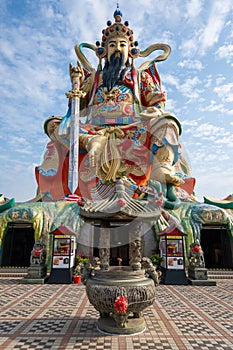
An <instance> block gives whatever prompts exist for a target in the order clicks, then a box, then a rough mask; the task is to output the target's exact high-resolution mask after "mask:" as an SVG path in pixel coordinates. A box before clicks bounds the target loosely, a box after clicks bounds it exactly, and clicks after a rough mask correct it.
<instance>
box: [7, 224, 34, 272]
mask: <svg viewBox="0 0 233 350" xmlns="http://www.w3.org/2000/svg"><path fill="white" fill-rule="evenodd" d="M34 243H35V239H34V229H33V226H32V224H31V223H25V222H21V223H19V222H18V223H10V224H8V227H7V229H6V233H5V235H4V238H3V243H2V261H1V266H2V267H3V266H4V267H28V266H30V256H31V251H32V248H33V245H34Z"/></svg>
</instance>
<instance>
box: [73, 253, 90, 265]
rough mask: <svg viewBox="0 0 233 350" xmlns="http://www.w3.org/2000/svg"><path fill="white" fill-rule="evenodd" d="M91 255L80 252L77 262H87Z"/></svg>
mask: <svg viewBox="0 0 233 350" xmlns="http://www.w3.org/2000/svg"><path fill="white" fill-rule="evenodd" d="M89 258H90V257H89V256H85V255H83V254H78V255H77V256H76V264H77V265H78V264H86V263H87V262H88V261H89Z"/></svg>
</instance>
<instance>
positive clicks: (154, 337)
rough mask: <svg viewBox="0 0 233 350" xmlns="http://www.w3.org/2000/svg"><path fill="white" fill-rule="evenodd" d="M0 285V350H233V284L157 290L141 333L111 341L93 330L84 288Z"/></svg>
mask: <svg viewBox="0 0 233 350" xmlns="http://www.w3.org/2000/svg"><path fill="white" fill-rule="evenodd" d="M19 282H20V280H19V279H14V280H11V281H9V280H7V279H4V278H1V279H0V296H1V297H0V349H6V350H7V349H20V350H27V349H30V350H31V349H53V350H55V349H67V350H73V349H74V350H110V349H111V350H118V349H120V350H124V349H126V350H131V349H135V350H136V349H138V350H151V349H158V350H169V349H171V350H176V349H180V350H182V349H190V350H191V349H196V350H199V349H203V350H204V349H205V350H209V349H212V350H216V349H217V350H222V349H224V350H232V349H233V298H232V296H233V280H231V279H228V280H223V279H222V280H218V281H217V285H216V286H204V287H203V286H179V285H177V286H174V285H173V286H168V285H166V286H165V285H160V286H159V287H158V288H157V298H156V301H155V302H154V304H153V306H151V307H149V308H148V309H147V310H145V311H144V313H143V315H144V319H145V321H146V326H147V328H146V330H145V331H144V332H143V333H141V334H137V335H131V336H112V335H106V334H102V333H100V332H98V331H97V329H96V322H97V319H98V312H97V311H96V310H95V309H94V308H93V307H92V306H91V305H90V303H89V301H88V299H87V297H86V293H85V287H84V286H83V285H82V284H79V285H78V284H71V285H61V284H59V285H55V284H53V285H51V284H49V285H48V284H45V285H35V284H31V285H27V284H20V283H19Z"/></svg>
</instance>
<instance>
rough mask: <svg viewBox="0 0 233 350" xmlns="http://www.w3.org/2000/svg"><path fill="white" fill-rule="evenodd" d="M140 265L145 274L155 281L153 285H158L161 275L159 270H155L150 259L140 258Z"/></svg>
mask: <svg viewBox="0 0 233 350" xmlns="http://www.w3.org/2000/svg"><path fill="white" fill-rule="evenodd" d="M142 267H143V268H144V269H145V272H146V274H147V275H148V276H149V277H150V278H152V280H153V281H154V283H155V286H158V285H159V278H160V276H161V271H156V268H155V266H154V265H153V264H152V261H151V260H150V259H149V258H147V257H143V258H142Z"/></svg>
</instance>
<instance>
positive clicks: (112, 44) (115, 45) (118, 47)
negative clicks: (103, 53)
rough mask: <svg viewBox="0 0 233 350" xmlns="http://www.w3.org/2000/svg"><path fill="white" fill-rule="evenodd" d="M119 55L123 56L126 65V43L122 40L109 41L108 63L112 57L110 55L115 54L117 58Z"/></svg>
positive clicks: (127, 50)
mask: <svg viewBox="0 0 233 350" xmlns="http://www.w3.org/2000/svg"><path fill="white" fill-rule="evenodd" d="M121 53H123V54H124V58H125V62H124V63H126V61H127V59H128V54H129V44H128V41H127V40H125V39H124V38H114V39H111V40H110V41H109V43H108V61H110V57H111V56H112V54H115V57H117V56H120V54H121Z"/></svg>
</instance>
